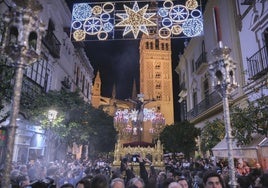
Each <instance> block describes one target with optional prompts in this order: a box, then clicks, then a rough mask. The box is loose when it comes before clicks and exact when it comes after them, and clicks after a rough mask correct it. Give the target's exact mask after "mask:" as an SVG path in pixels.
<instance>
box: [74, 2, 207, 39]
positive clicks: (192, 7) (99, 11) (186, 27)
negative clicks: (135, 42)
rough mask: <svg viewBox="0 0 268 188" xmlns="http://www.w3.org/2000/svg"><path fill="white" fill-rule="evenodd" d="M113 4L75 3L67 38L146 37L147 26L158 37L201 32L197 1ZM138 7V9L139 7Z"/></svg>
mask: <svg viewBox="0 0 268 188" xmlns="http://www.w3.org/2000/svg"><path fill="white" fill-rule="evenodd" d="M150 6H151V1H149V0H144V1H138V2H137V1H134V2H131V1H129V2H126V1H124V2H123V1H114V2H98V3H77V4H74V6H73V10H72V23H71V39H72V40H74V41H88V40H115V39H133V38H134V39H137V38H140V37H141V36H142V34H145V35H149V31H148V27H150V28H153V29H154V30H155V31H157V34H158V37H159V38H181V37H185V36H186V37H195V36H199V35H201V34H202V32H203V18H202V12H201V11H200V10H199V9H198V7H199V5H198V2H197V0H187V1H186V2H185V4H184V5H182V4H179V0H174V1H171V0H162V1H161V0H159V1H157V7H155V6H152V7H150ZM140 7H141V8H140Z"/></svg>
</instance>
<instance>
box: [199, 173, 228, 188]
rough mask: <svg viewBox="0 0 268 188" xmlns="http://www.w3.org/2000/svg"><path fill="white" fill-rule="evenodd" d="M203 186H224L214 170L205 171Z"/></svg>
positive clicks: (220, 187)
mask: <svg viewBox="0 0 268 188" xmlns="http://www.w3.org/2000/svg"><path fill="white" fill-rule="evenodd" d="M203 183H204V188H225V184H224V182H223V179H222V177H221V175H220V174H218V173H217V172H216V171H207V172H206V173H205V174H204V176H203Z"/></svg>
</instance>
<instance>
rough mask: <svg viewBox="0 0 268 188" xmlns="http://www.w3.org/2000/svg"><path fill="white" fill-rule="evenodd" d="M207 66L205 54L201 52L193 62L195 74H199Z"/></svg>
mask: <svg viewBox="0 0 268 188" xmlns="http://www.w3.org/2000/svg"><path fill="white" fill-rule="evenodd" d="M207 66H208V63H207V53H206V52H202V53H201V55H200V56H199V57H198V59H197V60H196V62H195V68H196V73H197V74H201V73H202V72H203V71H204V70H205V69H206V68H207Z"/></svg>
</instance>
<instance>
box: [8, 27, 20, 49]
mask: <svg viewBox="0 0 268 188" xmlns="http://www.w3.org/2000/svg"><path fill="white" fill-rule="evenodd" d="M18 36H19V32H18V29H17V28H16V27H11V28H10V33H9V45H15V44H18Z"/></svg>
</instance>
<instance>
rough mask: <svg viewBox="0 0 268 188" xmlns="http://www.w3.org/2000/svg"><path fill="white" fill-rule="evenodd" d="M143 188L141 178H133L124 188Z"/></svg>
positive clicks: (143, 184)
mask: <svg viewBox="0 0 268 188" xmlns="http://www.w3.org/2000/svg"><path fill="white" fill-rule="evenodd" d="M134 187H135V188H145V183H144V181H143V179H142V178H139V177H134V178H131V179H130V180H129V181H128V183H127V186H126V188H134Z"/></svg>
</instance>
